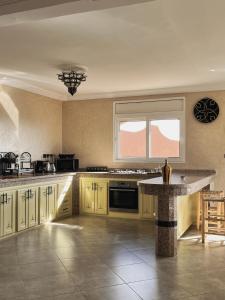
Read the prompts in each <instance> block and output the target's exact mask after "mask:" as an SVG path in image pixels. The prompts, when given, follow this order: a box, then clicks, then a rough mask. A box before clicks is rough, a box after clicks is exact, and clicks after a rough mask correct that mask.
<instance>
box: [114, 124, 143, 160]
mask: <svg viewBox="0 0 225 300" xmlns="http://www.w3.org/2000/svg"><path fill="white" fill-rule="evenodd" d="M118 137H119V140H118V143H119V144H118V149H119V151H118V153H119V158H132V157H141V158H142V157H143V158H145V157H146V121H129V122H120V124H119V136H118Z"/></svg>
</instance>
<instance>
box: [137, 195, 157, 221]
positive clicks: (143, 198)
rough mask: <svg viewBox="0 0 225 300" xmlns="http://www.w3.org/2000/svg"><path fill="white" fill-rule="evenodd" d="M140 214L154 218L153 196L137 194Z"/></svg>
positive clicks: (147, 217)
mask: <svg viewBox="0 0 225 300" xmlns="http://www.w3.org/2000/svg"><path fill="white" fill-rule="evenodd" d="M139 195H140V196H139V202H140V216H141V217H142V218H145V219H154V218H155V196H153V195H147V194H144V193H140V194H139Z"/></svg>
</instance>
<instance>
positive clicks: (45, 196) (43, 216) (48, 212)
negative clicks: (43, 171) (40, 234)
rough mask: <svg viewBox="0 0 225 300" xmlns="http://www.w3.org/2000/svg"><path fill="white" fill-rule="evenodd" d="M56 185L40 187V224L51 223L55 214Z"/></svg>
mask: <svg viewBox="0 0 225 300" xmlns="http://www.w3.org/2000/svg"><path fill="white" fill-rule="evenodd" d="M56 200H57V185H56V184H51V185H45V186H41V187H40V223H45V222H47V221H52V220H54V219H55V218H56V212H57V201H56Z"/></svg>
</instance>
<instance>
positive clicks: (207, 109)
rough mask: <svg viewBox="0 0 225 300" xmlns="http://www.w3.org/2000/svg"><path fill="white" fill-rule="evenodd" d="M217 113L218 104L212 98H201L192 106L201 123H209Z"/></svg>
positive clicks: (214, 118)
mask: <svg viewBox="0 0 225 300" xmlns="http://www.w3.org/2000/svg"><path fill="white" fill-rule="evenodd" d="M218 115H219V106H218V104H217V103H216V101H214V100H213V99H210V98H207V97H206V98H203V99H201V100H200V101H198V102H197V103H196V104H195V106H194V116H195V118H196V119H197V120H198V121H199V122H202V123H211V122H213V121H214V120H216V118H217V117H218Z"/></svg>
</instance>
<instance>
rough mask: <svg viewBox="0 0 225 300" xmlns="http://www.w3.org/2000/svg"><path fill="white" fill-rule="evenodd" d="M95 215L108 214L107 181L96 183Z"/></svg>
mask: <svg viewBox="0 0 225 300" xmlns="http://www.w3.org/2000/svg"><path fill="white" fill-rule="evenodd" d="M94 188H95V213H96V214H100V215H106V214H107V203H108V201H107V198H108V183H107V182H105V181H100V182H95V184H94Z"/></svg>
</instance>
